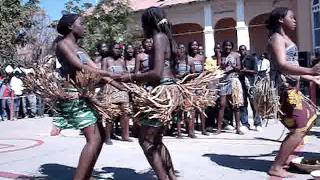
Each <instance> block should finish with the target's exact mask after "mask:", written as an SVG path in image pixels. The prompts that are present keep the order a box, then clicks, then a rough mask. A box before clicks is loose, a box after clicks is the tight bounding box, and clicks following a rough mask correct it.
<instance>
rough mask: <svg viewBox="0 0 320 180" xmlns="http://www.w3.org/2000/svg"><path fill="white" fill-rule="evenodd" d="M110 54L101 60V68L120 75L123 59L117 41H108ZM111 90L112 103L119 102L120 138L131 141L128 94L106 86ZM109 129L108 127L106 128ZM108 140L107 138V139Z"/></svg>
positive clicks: (123, 67) (122, 68) (123, 71)
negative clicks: (120, 112)
mask: <svg viewBox="0 0 320 180" xmlns="http://www.w3.org/2000/svg"><path fill="white" fill-rule="evenodd" d="M109 50H110V53H109V54H110V56H109V57H107V58H106V60H105V61H103V62H102V68H103V70H106V71H108V72H110V73H111V74H112V75H122V74H123V73H125V72H126V66H125V61H124V59H123V57H122V48H121V47H120V44H118V43H115V42H113V43H110V45H109ZM106 88H109V90H110V91H111V92H110V93H111V96H112V103H114V104H119V106H120V108H121V111H122V114H121V117H120V125H121V138H122V140H123V141H131V140H130V139H129V115H128V113H127V112H128V111H127V109H128V108H129V95H128V93H127V92H126V91H119V90H118V89H117V88H114V87H112V86H108V87H106ZM108 129H109V128H108ZM108 141H109V140H108Z"/></svg>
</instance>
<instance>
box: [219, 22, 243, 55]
mask: <svg viewBox="0 0 320 180" xmlns="http://www.w3.org/2000/svg"><path fill="white" fill-rule="evenodd" d="M235 27H236V21H235V20H234V19H233V18H223V19H220V20H219V21H218V22H217V23H216V25H215V27H214V38H215V42H216V43H223V41H226V40H230V41H232V42H233V43H234V48H236V47H238V45H237V31H236V28H235ZM234 50H236V49H234Z"/></svg>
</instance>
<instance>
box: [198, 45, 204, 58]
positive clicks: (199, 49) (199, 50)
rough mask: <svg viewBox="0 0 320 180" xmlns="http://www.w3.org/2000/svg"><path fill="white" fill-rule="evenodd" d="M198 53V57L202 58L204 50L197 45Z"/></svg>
mask: <svg viewBox="0 0 320 180" xmlns="http://www.w3.org/2000/svg"><path fill="white" fill-rule="evenodd" d="M198 53H199V55H201V56H204V48H203V46H202V45H199V47H198Z"/></svg>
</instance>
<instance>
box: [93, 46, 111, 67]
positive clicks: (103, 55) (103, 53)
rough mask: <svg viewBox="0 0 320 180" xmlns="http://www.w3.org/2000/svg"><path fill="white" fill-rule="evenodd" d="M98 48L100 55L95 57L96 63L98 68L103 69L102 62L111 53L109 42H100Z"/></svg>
mask: <svg viewBox="0 0 320 180" xmlns="http://www.w3.org/2000/svg"><path fill="white" fill-rule="evenodd" d="M97 50H98V51H97V53H98V56H97V57H96V58H95V60H94V63H95V64H96V66H97V68H98V69H102V62H103V61H104V59H105V58H107V57H108V53H109V49H108V44H107V43H105V42H101V43H99V44H98V45H97Z"/></svg>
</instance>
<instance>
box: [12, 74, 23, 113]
mask: <svg viewBox="0 0 320 180" xmlns="http://www.w3.org/2000/svg"><path fill="white" fill-rule="evenodd" d="M21 73H22V71H21V70H20V69H15V70H14V71H13V77H12V78H11V80H10V87H11V89H12V90H13V93H14V95H15V99H14V118H15V119H17V118H18V116H19V112H20V106H21V105H22V112H23V113H25V112H26V109H25V108H26V107H25V101H24V99H22V97H21V96H22V95H23V90H24V87H23V82H22V80H21V79H20V76H21ZM21 103H22V104H21Z"/></svg>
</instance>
